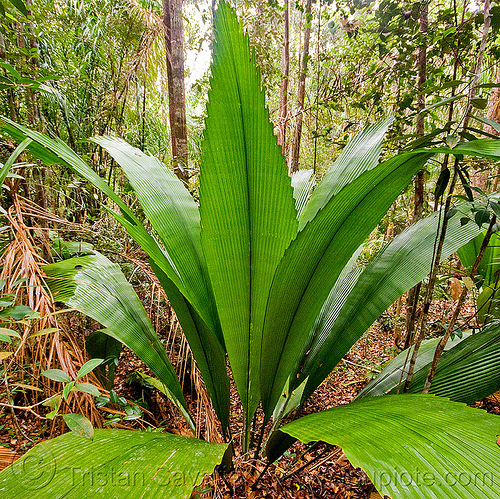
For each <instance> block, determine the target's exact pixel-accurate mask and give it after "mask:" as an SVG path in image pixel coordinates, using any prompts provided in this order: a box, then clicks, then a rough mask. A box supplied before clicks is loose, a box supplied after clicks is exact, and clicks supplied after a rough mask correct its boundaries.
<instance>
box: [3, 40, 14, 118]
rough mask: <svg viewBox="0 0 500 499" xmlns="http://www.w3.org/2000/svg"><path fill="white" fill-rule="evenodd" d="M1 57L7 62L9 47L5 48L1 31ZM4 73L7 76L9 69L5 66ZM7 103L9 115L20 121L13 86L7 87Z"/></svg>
mask: <svg viewBox="0 0 500 499" xmlns="http://www.w3.org/2000/svg"><path fill="white" fill-rule="evenodd" d="M0 59H2V61H3V62H7V49H6V48H5V38H4V36H3V33H2V32H1V31H0ZM3 71H4V74H5V75H6V76H7V70H6V69H5V68H4V70H3ZM7 103H8V105H9V117H10V119H11V120H12V121H18V117H17V112H16V105H15V103H14V92H13V91H12V89H11V88H7Z"/></svg>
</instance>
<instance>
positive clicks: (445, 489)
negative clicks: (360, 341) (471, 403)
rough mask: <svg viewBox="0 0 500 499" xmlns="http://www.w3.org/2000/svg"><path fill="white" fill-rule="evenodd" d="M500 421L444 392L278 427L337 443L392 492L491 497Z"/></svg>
mask: <svg viewBox="0 0 500 499" xmlns="http://www.w3.org/2000/svg"><path fill="white" fill-rule="evenodd" d="M499 425H500V417H498V416H494V415H491V414H487V413H485V412H484V411H481V410H477V409H472V408H470V407H466V406H465V405H463V404H459V403H457V402H450V401H449V400H447V399H443V398H440V397H434V396H430V395H388V396H385V397H374V398H369V399H363V400H360V401H358V402H353V403H351V404H347V405H344V406H340V407H337V408H335V409H330V410H327V411H323V412H320V413H317V414H313V415H310V416H306V417H304V418H301V419H298V420H296V421H294V422H292V423H289V424H288V425H285V426H284V427H283V428H281V430H282V431H284V432H286V433H288V434H289V435H292V436H294V437H296V438H298V439H300V440H301V441H303V442H309V441H317V440H322V441H325V442H327V443H330V444H332V445H339V446H340V447H342V449H343V450H344V453H345V455H346V456H347V458H348V459H349V460H350V461H351V463H352V464H353V466H360V467H362V468H363V469H364V470H365V471H366V473H367V474H368V476H369V477H370V479H371V480H372V482H373V483H374V485H375V487H376V488H377V489H378V491H379V492H380V493H381V494H386V495H389V496H390V497H393V498H398V497H405V498H407V499H413V498H420V499H449V498H450V497H453V498H464V499H465V498H471V499H472V498H475V499H486V498H487V499H493V498H495V497H498V496H499V495H500V474H499V471H498V456H499V452H500V449H499V448H498V444H497V443H496V440H497V438H498V437H497V434H498V428H499ZM376 456H381V457H382V458H381V459H376V458H375V457H376ZM424 473H427V474H428V475H427V476H428V477H429V479H428V480H424V479H423V474H424ZM419 477H420V480H418V478H419ZM476 477H479V478H480V479H478V480H475V478H476ZM461 478H462V479H461Z"/></svg>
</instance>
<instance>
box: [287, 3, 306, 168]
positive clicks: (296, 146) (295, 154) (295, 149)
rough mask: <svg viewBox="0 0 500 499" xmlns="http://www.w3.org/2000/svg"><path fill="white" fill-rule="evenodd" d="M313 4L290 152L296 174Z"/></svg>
mask: <svg viewBox="0 0 500 499" xmlns="http://www.w3.org/2000/svg"><path fill="white" fill-rule="evenodd" d="M311 3H312V0H307V4H306V11H305V17H306V28H305V30H304V49H303V51H302V61H301V67H300V76H299V85H298V87H299V88H298V92H297V118H296V124H295V132H294V134H293V141H292V149H291V151H290V163H289V167H288V168H289V171H290V172H291V173H292V172H296V171H298V169H299V154H300V139H301V136H302V121H303V117H304V101H305V96H306V76H307V63H308V59H309V40H310V38H311Z"/></svg>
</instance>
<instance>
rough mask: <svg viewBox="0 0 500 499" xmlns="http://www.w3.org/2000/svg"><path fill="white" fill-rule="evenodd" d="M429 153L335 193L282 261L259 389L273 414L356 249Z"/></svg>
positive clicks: (406, 157)
mask: <svg viewBox="0 0 500 499" xmlns="http://www.w3.org/2000/svg"><path fill="white" fill-rule="evenodd" d="M429 157H430V154H428V153H423V154H417V155H414V154H403V155H399V156H396V157H395V158H392V159H390V160H388V161H386V162H384V163H381V164H380V165H378V166H377V167H375V168H373V169H371V170H369V171H366V172H364V173H363V174H361V175H360V176H359V177H357V178H356V179H355V180H354V181H353V182H352V183H351V184H349V185H347V186H346V187H344V188H343V189H342V190H341V191H340V192H339V193H338V194H337V195H335V196H334V197H332V198H331V199H330V201H329V202H328V203H327V204H326V206H325V207H324V208H323V209H322V210H320V211H319V212H318V214H317V215H316V217H315V218H314V219H313V220H311V221H310V222H309V223H308V224H307V225H306V226H305V227H304V228H303V229H302V231H301V232H299V234H298V236H297V238H296V239H295V240H293V241H292V243H291V244H290V246H289V248H288V249H287V251H286V253H285V255H284V257H283V259H282V260H281V262H280V264H279V266H278V269H277V271H276V275H275V277H274V281H273V286H272V288H271V292H270V297H269V301H268V308H267V313H266V320H265V323H264V332H263V344H262V361H261V363H262V364H261V372H262V379H261V390H262V399H263V406H264V409H265V412H266V415H267V416H268V417H269V416H270V415H271V414H272V412H273V410H274V407H275V405H276V403H277V401H278V399H279V397H280V396H281V391H282V389H283V387H284V386H285V382H286V380H287V377H288V375H289V374H290V373H292V372H294V371H295V370H296V369H297V368H298V364H299V362H300V353H301V351H302V346H303V344H304V343H305V341H306V338H307V336H308V335H309V332H310V331H311V328H312V327H313V325H314V323H315V320H316V318H317V317H318V314H319V313H320V311H321V308H322V305H323V303H324V302H325V300H326V299H327V297H328V294H329V293H330V290H331V289H332V287H333V286H334V284H335V282H336V280H337V278H338V276H339V274H340V273H341V271H342V269H343V268H344V267H345V265H346V264H347V262H348V261H349V259H350V258H351V256H352V254H353V252H354V251H355V250H356V248H358V246H359V245H360V244H361V243H362V242H363V241H364V239H365V238H366V237H367V236H368V234H369V233H370V232H371V231H372V229H373V227H374V226H375V225H376V224H377V223H378V222H379V220H380V219H381V218H382V216H383V215H384V214H385V213H386V211H387V209H388V208H389V206H390V205H391V203H392V202H393V200H394V199H395V198H396V197H397V196H398V195H399V194H400V193H401V191H402V190H403V189H404V187H406V185H407V184H408V183H409V182H410V180H411V178H412V177H413V175H414V174H415V173H416V172H417V171H418V170H419V169H420V168H422V167H423V165H424V164H425V162H426V161H427V160H428V159H429Z"/></svg>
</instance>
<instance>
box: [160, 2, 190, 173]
mask: <svg viewBox="0 0 500 499" xmlns="http://www.w3.org/2000/svg"><path fill="white" fill-rule="evenodd" d="M163 23H164V25H165V48H166V53H167V78H168V104H169V118H170V133H171V138H172V166H173V169H174V172H175V174H176V175H177V176H178V177H179V178H180V179H181V180H182V181H184V182H186V183H187V182H188V180H189V173H188V169H187V168H188V146H187V125H186V95H185V87H184V30H183V24H182V0H163Z"/></svg>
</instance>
